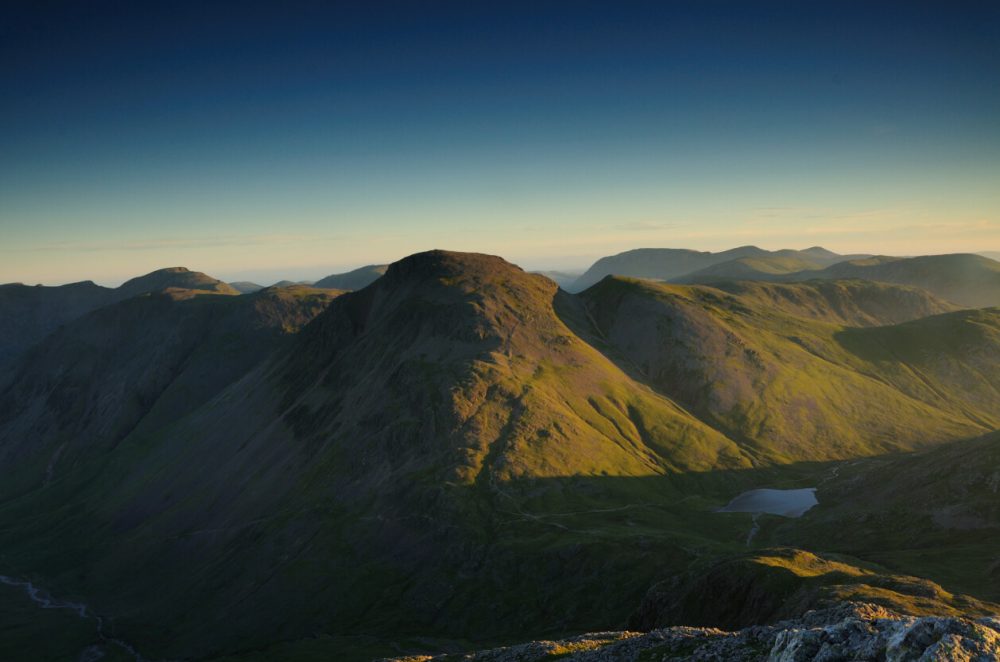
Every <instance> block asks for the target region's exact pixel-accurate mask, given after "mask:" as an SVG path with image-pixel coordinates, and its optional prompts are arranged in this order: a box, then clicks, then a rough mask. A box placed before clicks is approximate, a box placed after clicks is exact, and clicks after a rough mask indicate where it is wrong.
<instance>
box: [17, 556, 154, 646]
mask: <svg viewBox="0 0 1000 662" xmlns="http://www.w3.org/2000/svg"><path fill="white" fill-rule="evenodd" d="M0 584H6V585H7V586H13V587H19V588H23V589H24V591H25V592H26V593H27V594H28V597H29V598H31V601H32V602H34V603H35V604H36V605H38V608H39V609H67V610H70V611H73V612H76V615H77V616H79V617H80V618H82V619H92V620H93V621H94V623H95V625H96V627H97V638H98V641H99V642H100V643H97V644H93V645H91V646H87V647H86V648H84V649H83V650H82V651H81V652H80V654H79V656H78V657H77V660H78V662H96V661H97V660H100V659H101V658H103V657H104V656H105V652H104V648H106V647H107V646H115V647H117V648H120V649H121V650H123V651H124V652H125V653H127V654H128V655H129V656H131V657H132V658H133V659H134V660H135V661H136V662H148V661H147V660H146V658H144V657H143V656H142V655H140V654H139V652H138V651H137V650H136V649H135V648H134V647H133V646H132V645H131V644H129V643H128V642H125V641H122V640H121V639H116V638H114V637H110V636H108V635H107V634H106V633H105V631H104V618H102V617H101V616H99V615H98V614H95V613H94V612H93V610H91V609H90V608H89V607H88V606H87V605H85V604H83V603H82V602H70V601H69V600H58V599H56V598H54V597H52V595H51V594H50V593H49V592H48V591H46V590H45V589H44V588H40V587H38V586H35V585H34V584H33V583H32V582H29V581H22V580H18V579H14V578H13V577H8V576H7V575H0Z"/></svg>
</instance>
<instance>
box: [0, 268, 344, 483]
mask: <svg viewBox="0 0 1000 662" xmlns="http://www.w3.org/2000/svg"><path fill="white" fill-rule="evenodd" d="M193 294H194V293H193V292H192V291H187V290H177V289H171V290H169V291H168V292H166V293H160V294H152V295H146V296H141V297H134V298H131V299H126V300H125V301H122V302H119V303H117V304H112V305H109V306H106V307H104V308H101V309H99V310H97V311H94V312H92V313H89V314H87V315H85V316H84V317H82V318H80V319H78V320H75V321H73V322H70V323H67V324H66V325H65V326H63V327H62V328H60V329H59V330H57V331H56V332H55V333H53V334H52V335H50V336H49V337H48V338H47V339H46V340H45V341H43V342H42V343H41V344H39V345H38V346H36V347H35V348H33V349H32V350H30V351H29V352H28V353H27V354H26V355H25V356H24V357H22V359H21V360H20V361H19V362H18V363H17V364H16V367H15V369H14V371H13V374H14V380H13V382H12V383H11V384H10V385H9V387H8V388H7V389H6V391H4V392H3V394H2V395H0V467H2V469H0V470H4V471H5V473H9V475H10V478H9V479H8V480H5V481H4V482H3V485H2V487H0V494H3V495H4V496H9V495H11V494H15V493H18V492H20V491H22V490H24V489H27V488H29V487H32V486H38V485H39V484H43V483H45V482H48V481H51V480H54V479H57V478H58V477H59V475H60V474H61V473H62V471H63V470H64V469H65V468H66V467H71V466H72V465H73V464H74V462H76V461H77V460H78V459H87V458H91V457H94V456H95V455H100V454H103V453H106V452H108V451H109V450H111V449H113V448H114V447H115V445H116V444H118V443H119V442H120V441H121V440H122V439H124V438H125V437H126V436H127V435H128V434H129V433H131V432H132V431H133V430H134V429H135V428H136V426H143V427H144V428H146V429H157V428H158V427H161V426H163V425H166V424H168V423H170V422H172V421H173V420H174V419H175V418H176V417H178V416H182V415H184V414H186V413H188V412H190V411H192V410H193V409H196V408H197V407H199V406H201V405H202V404H204V403H205V402H206V401H207V400H209V399H210V398H211V397H212V396H213V395H214V394H215V393H217V392H218V391H219V390H221V389H222V388H223V387H224V386H226V385H227V384H229V383H231V382H232V381H234V380H236V379H237V378H239V377H240V376H242V375H243V374H244V373H246V372H247V371H248V370H249V369H250V368H251V367H252V366H253V365H255V364H256V363H258V362H259V361H261V360H262V359H263V358H264V357H265V356H267V355H268V354H269V353H270V352H271V351H272V350H273V349H274V348H275V347H277V346H279V345H280V343H281V342H282V341H283V338H284V337H285V336H287V335H288V334H290V333H293V332H295V331H296V330H297V329H298V328H300V327H301V326H303V325H304V324H305V323H306V322H308V321H309V320H310V319H312V318H313V317H314V316H315V315H316V314H318V313H319V312H320V311H321V310H322V309H323V308H325V306H326V304H327V303H328V302H329V301H330V300H332V298H333V297H334V296H336V293H334V292H331V291H329V290H310V289H308V288H300V289H298V290H291V289H290V290H280V291H274V290H265V291H262V292H259V293H257V294H253V295H248V296H246V297H240V298H236V297H233V298H229V297H196V296H193ZM15 468H16V471H14V469H15Z"/></svg>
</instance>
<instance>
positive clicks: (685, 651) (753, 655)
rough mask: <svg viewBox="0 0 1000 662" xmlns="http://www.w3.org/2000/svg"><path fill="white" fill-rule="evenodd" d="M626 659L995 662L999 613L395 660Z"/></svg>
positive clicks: (835, 618)
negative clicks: (971, 618) (976, 616)
mask: <svg viewBox="0 0 1000 662" xmlns="http://www.w3.org/2000/svg"><path fill="white" fill-rule="evenodd" d="M555 658H558V659H560V660H586V661H588V662H611V661H614V662H628V661H631V660H643V661H644V662H645V661H649V662H653V661H659V660H696V661H698V660H701V661H705V662H708V661H712V662H721V661H723V660H726V661H733V662H758V661H763V660H768V661H773V662H806V661H809V662H840V661H847V660H852V661H872V662H875V661H878V662H910V661H913V662H916V661H918V660H919V661H920V662H932V661H933V662H944V661H951V660H958V661H962V662H980V661H982V662H987V661H996V660H1000V618H997V617H993V618H982V619H978V620H970V619H965V618H953V617H932V616H925V617H921V618H916V617H912V616H901V615H899V614H895V613H893V612H890V611H888V610H886V609H884V608H882V607H879V606H876V605H873V604H867V603H845V604H841V605H838V606H836V607H832V608H829V609H822V610H816V611H811V612H808V613H806V614H805V615H804V616H803V617H802V618H799V619H796V620H790V621H782V622H780V623H776V624H774V625H758V626H753V627H748V628H746V629H743V630H739V631H736V632H726V631H724V630H718V629H714V628H693V627H670V628H664V629H660V630H653V631H652V632H646V633H642V632H599V633H591V634H585V635H581V636H578V637H573V638H570V639H563V640H560V641H534V642H531V643H527V644H520V645H517V646H509V647H506V648H496V649H493V650H487V651H480V652H475V653H466V654H460V655H454V654H452V655H436V656H435V655H420V656H411V657H400V658H393V662H425V661H427V660H436V661H442V662H443V661H447V662H452V661H455V662H457V661H459V660H463V661H470V662H533V661H534V660H549V659H555Z"/></svg>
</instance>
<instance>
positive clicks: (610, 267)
mask: <svg viewBox="0 0 1000 662" xmlns="http://www.w3.org/2000/svg"><path fill="white" fill-rule="evenodd" d="M846 259H849V257H847V256H840V255H837V254H836V253H833V252H831V251H828V250H826V249H825V248H821V247H819V246H814V247H812V248H808V249H806V250H803V251H797V250H791V249H783V250H778V251H768V250H764V249H762V248H758V247H756V246H740V247H739V248H732V249H730V250H727V251H722V252H719V253H709V252H702V251H692V250H686V249H675V248H639V249H636V250H631V251H626V252H624V253H619V254H618V255H612V256H609V257H603V258H601V259H600V260H598V261H597V262H595V263H594V264H593V266H591V267H590V268H589V269H588V270H587V271H586V272H585V273H584V274H583V275H582V276H580V278H579V279H577V281H576V282H575V283H573V285H572V287H571V288H569V289H570V291H571V292H579V291H581V290H584V289H586V288H588V287H590V286H591V285H593V284H595V283H597V282H598V281H600V280H601V279H602V278H604V277H605V276H610V275H615V276H628V277H631V278H649V279H653V280H673V279H677V278H681V277H684V276H687V275H688V274H691V273H693V272H699V271H701V270H710V269H713V268H717V269H720V270H721V272H722V273H724V274H725V273H729V272H734V273H741V272H748V273H749V272H756V271H757V270H761V271H762V272H766V273H786V272H788V271H800V270H802V269H818V268H821V267H825V266H828V265H830V264H833V263H835V262H838V261H840V260H846ZM707 273H708V274H709V276H706V278H708V277H712V278H715V277H716V276H715V275H713V274H714V272H712V271H708V272H707ZM727 277H732V276H727Z"/></svg>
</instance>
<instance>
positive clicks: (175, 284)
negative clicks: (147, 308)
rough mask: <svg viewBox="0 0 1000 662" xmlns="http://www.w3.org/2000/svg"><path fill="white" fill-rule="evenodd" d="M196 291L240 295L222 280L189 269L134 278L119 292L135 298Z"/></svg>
mask: <svg viewBox="0 0 1000 662" xmlns="http://www.w3.org/2000/svg"><path fill="white" fill-rule="evenodd" d="M172 288H173V289H182V290H196V291H204V292H213V293H215V294H239V291H238V290H236V289H235V288H233V287H232V286H230V285H227V284H226V283H223V282H222V281H220V280H217V279H215V278H212V277H211V276H208V275H206V274H203V273H201V272H200V271H191V270H190V269H188V268H187V267H167V268H165V269H157V270H156V271H151V272H150V273H148V274H146V275H144V276H139V277H137V278H133V279H131V280H129V281H126V282H125V283H123V284H122V285H121V286H120V287H119V288H118V289H117V292H118V294H119V295H121V296H124V297H133V296H138V295H140V294H146V293H148V292H161V291H163V290H166V289H172Z"/></svg>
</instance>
